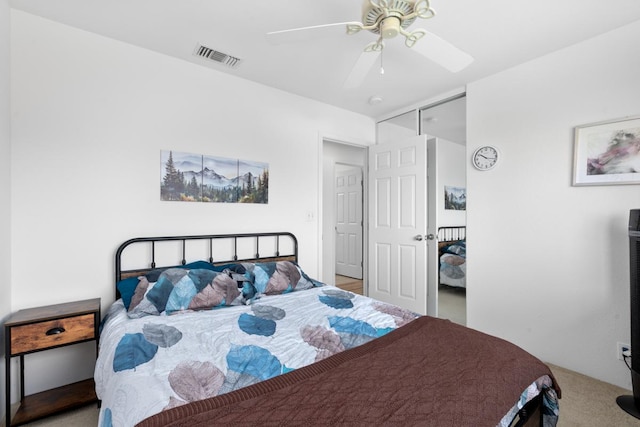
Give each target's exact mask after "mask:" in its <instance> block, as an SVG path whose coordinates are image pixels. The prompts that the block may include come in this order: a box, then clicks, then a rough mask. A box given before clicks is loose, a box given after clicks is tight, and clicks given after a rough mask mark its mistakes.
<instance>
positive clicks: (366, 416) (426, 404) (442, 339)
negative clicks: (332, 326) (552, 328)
mask: <svg viewBox="0 0 640 427" xmlns="http://www.w3.org/2000/svg"><path fill="white" fill-rule="evenodd" d="M544 375H549V376H550V377H551V378H553V377H552V376H551V371H550V370H549V368H548V367H547V366H546V365H545V364H544V363H542V362H541V361H540V360H538V359H536V358H535V357H533V356H532V355H530V354H529V353H527V352H525V351H524V350H522V349H520V348H519V347H517V346H515V345H513V344H511V343H508V342H506V341H504V340H501V339H498V338H495V337H492V336H489V335H486V334H483V333H480V332H478V331H474V330H472V329H469V328H465V327H463V326H459V325H456V324H453V323H451V322H449V321H446V320H441V319H436V318H432V317H428V316H425V317H421V318H419V319H417V320H415V321H413V322H411V323H410V324H408V325H406V326H403V327H402V328H399V329H397V330H395V331H393V332H390V333H389V334H387V335H385V336H383V337H382V338H379V339H376V340H374V341H371V342H369V343H367V344H364V345H362V346H360V347H356V348H354V349H352V350H348V351H345V352H342V353H339V354H336V355H334V356H332V357H330V358H328V359H325V360H323V361H320V362H318V363H314V364H312V365H310V366H307V367H304V368H300V369H298V370H296V371H293V372H290V373H287V374H284V375H280V376H278V377H275V378H272V379H270V380H267V381H264V382H261V383H258V384H255V385H252V386H249V387H246V388H243V389H239V390H236V391H233V392H231V393H227V394H222V395H219V396H216V397H213V398H210V399H206V400H202V401H199V402H193V403H190V404H186V405H184V406H180V407H177V408H173V409H170V410H167V411H164V412H161V413H159V414H157V415H154V416H152V417H150V418H147V419H146V420H144V421H142V422H141V423H140V424H138V426H142V427H150V426H190V427H191V426H211V425H234V426H238V425H261V426H285V425H286V426H292V425H295V426H309V425H327V426H329V425H331V426H334V425H350V426H351V425H363V426H365V425H366V426H371V425H402V426H409V425H415V426H418V425H419V426H438V427H445V426H455V427H459V426H495V425H497V424H498V423H499V422H500V420H501V419H502V417H503V416H504V415H505V414H506V413H507V412H508V411H509V410H510V409H511V407H512V406H513V405H514V404H515V403H516V402H517V401H518V399H519V397H520V394H521V393H522V392H523V391H524V390H525V389H526V388H527V387H528V386H529V385H530V384H531V383H532V382H534V381H535V380H536V379H538V378H539V377H542V376H544ZM554 384H555V381H554ZM557 391H558V392H559V389H557Z"/></svg>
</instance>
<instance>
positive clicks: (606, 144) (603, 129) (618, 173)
mask: <svg viewBox="0 0 640 427" xmlns="http://www.w3.org/2000/svg"><path fill="white" fill-rule="evenodd" d="M574 144H575V145H574V163H573V185H577V186H579V185H613V184H640V116H638V117H626V118H622V119H617V120H610V121H606V122H599V123H592V124H588V125H582V126H577V127H576V128H575V142H574Z"/></svg>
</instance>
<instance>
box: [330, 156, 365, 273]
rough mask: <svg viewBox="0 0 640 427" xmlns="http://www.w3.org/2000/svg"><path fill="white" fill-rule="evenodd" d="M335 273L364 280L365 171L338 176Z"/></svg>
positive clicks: (343, 172)
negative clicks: (363, 172) (363, 195)
mask: <svg viewBox="0 0 640 427" xmlns="http://www.w3.org/2000/svg"><path fill="white" fill-rule="evenodd" d="M335 206H336V217H335V218H336V224H335V230H336V274H340V275H343V276H349V277H353V278H356V279H362V169H360V168H350V169H347V170H337V171H336V174H335Z"/></svg>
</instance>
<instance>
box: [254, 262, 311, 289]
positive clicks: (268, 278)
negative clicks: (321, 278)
mask: <svg viewBox="0 0 640 427" xmlns="http://www.w3.org/2000/svg"><path fill="white" fill-rule="evenodd" d="M242 265H243V267H244V268H245V273H244V276H245V277H247V278H248V279H249V281H250V282H252V283H253V285H254V287H255V289H256V290H257V292H258V293H260V294H264V295H278V294H284V293H288V292H293V291H299V290H304V289H311V288H313V287H316V286H322V283H320V282H317V281H315V280H313V279H311V278H310V277H309V276H307V275H306V274H305V273H304V272H303V271H302V269H301V268H300V267H299V266H298V265H297V264H296V263H294V262H291V261H275V262H256V263H242Z"/></svg>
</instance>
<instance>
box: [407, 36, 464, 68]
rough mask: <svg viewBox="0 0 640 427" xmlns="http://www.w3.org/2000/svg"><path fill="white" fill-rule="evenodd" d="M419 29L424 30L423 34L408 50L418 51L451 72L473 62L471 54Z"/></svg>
mask: <svg viewBox="0 0 640 427" xmlns="http://www.w3.org/2000/svg"><path fill="white" fill-rule="evenodd" d="M420 31H421V32H424V36H423V37H422V38H420V40H418V41H416V42H415V44H414V45H413V47H412V48H411V49H410V50H412V51H415V52H417V53H419V54H420V55H422V56H424V57H426V58H428V59H430V60H432V61H433V62H435V63H436V64H439V65H441V66H442V67H444V68H446V69H447V70H449V71H451V72H453V73H457V72H458V71H461V70H462V69H464V68H466V67H467V66H469V64H471V63H472V62H473V57H472V56H471V55H469V54H468V53H466V52H464V51H462V50H460V49H458V48H457V47H455V46H454V45H452V44H451V43H449V42H448V41H446V40H443V39H442V38H440V37H438V36H436V35H435V34H432V33H430V32H428V31H424V30H420Z"/></svg>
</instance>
